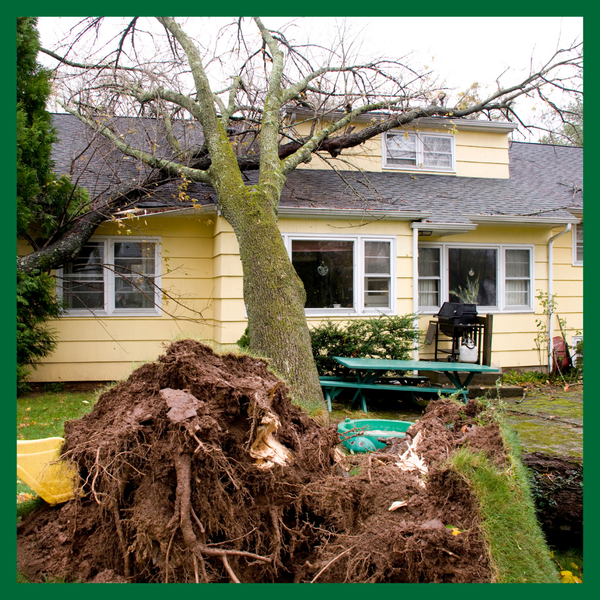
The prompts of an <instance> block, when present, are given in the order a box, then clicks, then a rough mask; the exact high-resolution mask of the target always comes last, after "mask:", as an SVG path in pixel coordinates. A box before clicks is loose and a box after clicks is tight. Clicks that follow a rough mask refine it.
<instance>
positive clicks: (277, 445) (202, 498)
mask: <svg viewBox="0 0 600 600" xmlns="http://www.w3.org/2000/svg"><path fill="white" fill-rule="evenodd" d="M480 410H481V407H480V406H479V405H478V404H477V402H475V401H470V402H469V404H467V405H466V406H461V405H459V404H457V403H456V402H453V401H450V400H440V401H436V402H432V403H430V405H429V407H428V410H427V412H426V414H425V415H424V417H423V419H421V420H420V421H418V422H417V423H416V424H415V425H414V426H413V427H411V429H410V430H409V431H408V435H407V436H406V438H404V439H402V440H399V441H398V440H395V441H394V442H393V444H390V445H389V446H388V447H386V449H385V450H383V451H381V452H378V453H374V454H369V455H365V456H350V457H345V458H343V457H342V454H341V452H340V450H339V446H338V441H339V440H338V437H337V432H336V429H335V428H334V427H329V428H324V427H321V426H320V425H318V424H317V423H316V422H315V421H313V420H312V419H310V418H309V417H308V416H307V415H306V414H305V413H303V412H302V411H301V410H300V409H299V408H297V407H296V406H294V405H293V404H292V403H291V401H290V399H289V396H288V390H287V388H286V386H285V384H284V383H283V382H281V381H280V380H279V379H277V378H276V377H275V376H274V375H273V374H272V373H271V372H270V371H269V370H268V368H267V364H266V363H265V362H264V361H262V360H259V359H255V358H251V357H248V356H245V355H233V354H229V355H223V356H220V355H217V354H215V353H214V352H213V351H212V350H211V349H210V348H208V347H207V346H204V345H202V344H200V343H198V342H194V341H191V340H184V341H180V342H176V343H174V344H172V345H171V346H169V347H168V348H167V350H166V353H165V354H164V355H163V356H161V357H160V359H159V360H158V361H157V362H156V363H149V364H146V365H144V366H142V367H141V368H139V369H137V370H136V371H135V372H134V373H132V375H131V376H130V377H129V379H128V380H127V381H125V382H123V383H121V384H119V385H118V386H116V387H114V388H112V389H111V390H109V391H107V392H105V393H104V394H103V395H102V396H101V397H100V399H99V400H98V402H97V404H96V406H95V407H94V409H93V410H92V412H90V413H89V414H87V415H85V416H84V417H83V418H81V419H79V420H76V421H71V422H69V423H67V424H66V426H65V440H66V441H65V446H64V448H63V453H64V454H63V456H64V458H65V459H67V460H70V461H72V463H73V464H74V465H75V466H76V468H77V470H78V473H79V477H80V487H81V489H80V493H79V494H78V495H77V496H76V499H75V500H72V501H70V502H67V503H66V504H64V505H60V506H57V507H50V506H44V507H42V508H40V509H38V510H36V511H35V512H33V513H32V514H31V515H30V516H29V517H28V518H27V519H26V520H25V522H24V523H23V524H22V525H21V527H20V528H19V531H18V536H17V553H18V568H19V570H20V571H21V572H23V573H24V574H25V575H26V576H27V577H29V578H30V579H31V580H32V581H43V580H44V578H45V577H48V576H50V577H52V576H54V577H62V578H64V579H65V580H66V581H81V582H134V583H153V582H160V583H163V582H215V583H217V582H244V583H252V582H254V583H271V582H273V583H285V582H290V583H291V582H311V581H316V582H379V583H381V582H415V583H416V582H487V581H490V580H491V578H492V575H491V570H490V567H489V560H488V558H489V557H488V551H487V548H486V545H485V543H484V541H483V537H482V532H481V530H480V527H479V524H478V523H479V521H478V511H477V505H476V502H475V500H474V498H473V497H472V495H471V493H470V491H469V489H468V487H467V485H466V484H465V483H464V482H463V481H462V480H461V479H460V478H458V477H457V476H456V475H455V474H454V473H453V472H451V471H450V470H448V469H446V468H444V466H443V463H444V461H445V460H446V458H447V457H448V456H449V455H450V454H451V453H452V452H454V451H455V450H456V449H457V448H458V447H460V446H461V445H465V444H468V445H470V446H472V447H474V448H476V449H479V450H483V451H485V452H487V453H488V455H489V456H490V457H491V458H493V460H495V461H496V462H497V463H498V464H499V465H501V464H503V462H504V461H505V459H506V455H505V451H504V447H503V445H502V439H501V437H500V433H499V430H498V428H497V425H495V424H493V423H490V424H489V425H484V424H482V423H481V422H480V421H478V420H476V417H477V415H478V414H479V412H480Z"/></svg>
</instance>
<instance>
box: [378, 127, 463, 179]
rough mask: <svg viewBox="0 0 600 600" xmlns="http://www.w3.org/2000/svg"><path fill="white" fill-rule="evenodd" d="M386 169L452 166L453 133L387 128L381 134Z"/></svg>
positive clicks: (425, 168) (428, 168)
mask: <svg viewBox="0 0 600 600" xmlns="http://www.w3.org/2000/svg"><path fill="white" fill-rule="evenodd" d="M383 166H384V168H386V169H407V170H411V171H413V170H415V169H421V170H424V171H449V172H452V171H454V170H455V166H454V136H452V135H443V134H425V133H408V132H404V131H402V132H398V131H388V132H386V133H385V134H384V136H383Z"/></svg>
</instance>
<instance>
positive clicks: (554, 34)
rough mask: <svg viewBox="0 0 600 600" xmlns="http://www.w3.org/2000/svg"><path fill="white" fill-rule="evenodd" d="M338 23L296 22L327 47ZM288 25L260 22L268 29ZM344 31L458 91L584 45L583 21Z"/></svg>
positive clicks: (376, 25)
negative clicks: (576, 43)
mask: <svg viewBox="0 0 600 600" xmlns="http://www.w3.org/2000/svg"><path fill="white" fill-rule="evenodd" d="M340 19H342V17H337V18H329V17H309V18H298V19H295V21H296V23H297V25H298V27H302V28H304V29H306V30H307V31H309V32H311V35H312V40H313V41H315V40H317V41H318V42H319V43H321V44H324V45H326V44H327V42H328V41H329V39H328V38H329V37H330V36H331V35H332V33H331V32H332V30H333V29H334V28H335V27H336V25H337V24H336V21H339V20H340ZM77 20H78V19H74V18H58V17H43V18H40V19H39V30H40V37H41V42H42V45H44V46H46V47H50V48H52V47H54V46H55V44H56V42H57V40H58V39H60V37H62V35H64V33H66V31H68V28H69V27H70V26H72V25H73V24H74V23H76V22H77ZM292 20H294V19H292V18H291V17H281V18H273V17H265V18H264V19H263V21H264V23H265V25H267V26H268V27H271V28H279V27H281V26H282V25H283V24H285V23H289V22H290V21H292ZM219 21H220V22H221V23H223V22H224V21H225V19H219ZM346 26H347V27H348V28H349V31H350V35H353V36H358V38H359V39H360V40H361V44H362V48H361V50H362V53H363V54H364V55H367V56H381V55H385V56H387V57H403V56H405V55H407V54H409V53H411V55H412V60H411V61H410V62H411V65H412V66H414V67H415V68H417V69H421V68H423V67H426V68H427V69H429V70H433V71H434V72H435V73H436V74H437V75H438V76H439V77H440V80H441V81H444V82H445V84H446V86H447V87H449V88H457V89H459V90H464V89H466V88H468V87H469V86H470V85H471V84H472V83H474V82H479V83H481V84H493V83H494V81H495V79H496V77H498V75H500V74H501V73H503V72H504V71H505V70H506V69H510V72H509V73H507V74H506V75H505V76H504V78H503V82H505V83H508V82H514V81H515V80H517V79H518V78H519V76H520V75H523V74H525V73H526V72H527V71H528V70H529V68H530V65H531V63H532V60H533V65H534V67H535V66H539V64H540V63H541V62H542V61H544V60H547V59H548V58H549V57H550V56H551V55H552V54H553V52H554V51H555V50H556V49H557V46H558V45H562V46H563V47H564V46H568V45H570V44H571V43H572V42H573V41H574V40H575V39H578V40H579V41H582V40H583V18H582V17H349V18H347V25H346ZM511 73H512V76H511ZM494 87H495V86H494Z"/></svg>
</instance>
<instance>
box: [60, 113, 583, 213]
mask: <svg viewBox="0 0 600 600" xmlns="http://www.w3.org/2000/svg"><path fill="white" fill-rule="evenodd" d="M126 121H127V120H125V119H123V120H122V121H121V124H120V126H121V128H122V130H123V132H124V135H125V136H131V138H132V141H133V142H135V143H139V142H142V143H143V144H144V145H145V147H146V148H148V147H150V146H151V145H152V143H153V142H158V144H159V147H166V144H165V143H164V135H163V133H162V132H161V131H160V130H158V131H157V128H156V121H154V120H152V119H143V120H141V121H139V122H137V121H136V125H135V128H133V129H132V128H131V127H130V123H127V122H126ZM54 124H55V127H56V128H57V131H58V135H59V142H58V143H57V144H56V145H55V148H54V154H53V158H54V160H55V164H56V169H55V170H56V172H57V173H59V174H62V173H72V174H73V176H74V180H75V177H76V176H77V175H78V174H80V176H81V178H80V181H79V182H80V184H81V185H84V186H86V187H87V188H88V189H89V190H90V192H91V193H92V194H93V195H96V194H99V193H102V192H103V191H105V190H106V189H108V188H109V187H110V186H111V185H115V184H120V183H123V182H125V181H127V180H136V179H137V180H141V179H143V178H144V177H145V175H146V174H147V173H148V172H149V169H148V168H147V167H145V166H143V165H139V164H138V163H137V162H136V161H135V160H133V159H128V158H126V157H123V156H122V155H121V153H120V152H118V151H116V150H114V149H112V148H111V146H110V144H109V143H108V142H106V141H105V140H104V139H103V138H100V139H99V138H98V137H96V138H94V136H93V133H92V132H90V130H89V129H88V128H86V127H85V126H84V125H82V124H81V123H80V122H79V121H78V120H77V119H76V118H75V117H73V116H71V115H55V117H54ZM186 135H188V136H190V137H192V138H194V141H195V142H196V143H199V142H201V133H199V132H198V131H197V130H195V129H190V130H188V131H187V132H186ZM509 156H510V165H509V170H510V178H509V179H486V178H476V177H457V176H454V175H425V174H412V173H404V172H398V171H386V172H382V173H360V172H353V171H344V172H342V173H340V174H338V173H336V172H334V171H331V170H313V169H296V170H295V171H293V172H292V173H290V175H289V176H288V178H287V182H286V185H285V188H284V191H283V193H282V196H281V203H280V206H281V207H285V208H297V209H334V210H335V209H342V210H359V211H365V210H367V211H369V212H370V213H372V214H373V213H374V214H377V213H380V214H381V211H384V212H385V213H386V214H389V213H401V212H404V211H411V212H412V211H422V212H430V213H431V216H430V217H429V218H428V219H427V221H431V222H432V223H440V224H445V223H448V224H460V223H470V222H471V219H472V217H471V218H470V216H471V215H488V216H494V215H497V216H514V217H519V216H523V217H551V218H555V219H557V220H561V219H568V218H569V217H571V214H570V213H569V212H568V211H567V210H566V209H567V208H579V209H581V208H583V149H582V148H574V147H568V146H551V145H544V144H530V143H524V142H511V143H510V149H509ZM73 164H75V167H74V168H73ZM82 170H83V172H82ZM244 177H245V178H246V180H247V183H248V185H252V184H253V183H256V181H257V179H258V174H257V173H256V172H252V171H251V172H247V173H245V174H244ZM187 191H188V194H189V196H190V197H192V198H194V199H196V200H197V201H198V203H199V204H215V203H216V197H215V193H214V190H213V189H212V188H211V187H210V186H206V185H202V184H195V183H192V184H190V186H189V188H188V190H187ZM177 197H178V190H177V185H176V183H169V184H166V185H163V186H159V187H155V188H153V189H152V190H151V191H149V195H148V197H147V198H146V199H144V201H143V202H140V203H138V205H139V206H140V207H146V208H147V209H149V210H150V209H155V210H158V209H161V208H163V209H164V208H167V207H171V208H175V207H177V208H184V207H185V205H184V204H182V203H181V202H180V201H179V200H178V199H177Z"/></svg>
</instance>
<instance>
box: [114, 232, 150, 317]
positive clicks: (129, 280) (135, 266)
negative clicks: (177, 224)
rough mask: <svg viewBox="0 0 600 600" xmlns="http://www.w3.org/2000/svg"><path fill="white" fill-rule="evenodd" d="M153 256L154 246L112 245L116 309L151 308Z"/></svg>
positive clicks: (126, 243)
mask: <svg viewBox="0 0 600 600" xmlns="http://www.w3.org/2000/svg"><path fill="white" fill-rule="evenodd" d="M154 254H155V244H154V243H148V242H116V243H115V308H152V307H153V306H154V286H153V284H152V279H151V278H153V277H154V275H155V273H154V265H155V256H154Z"/></svg>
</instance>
